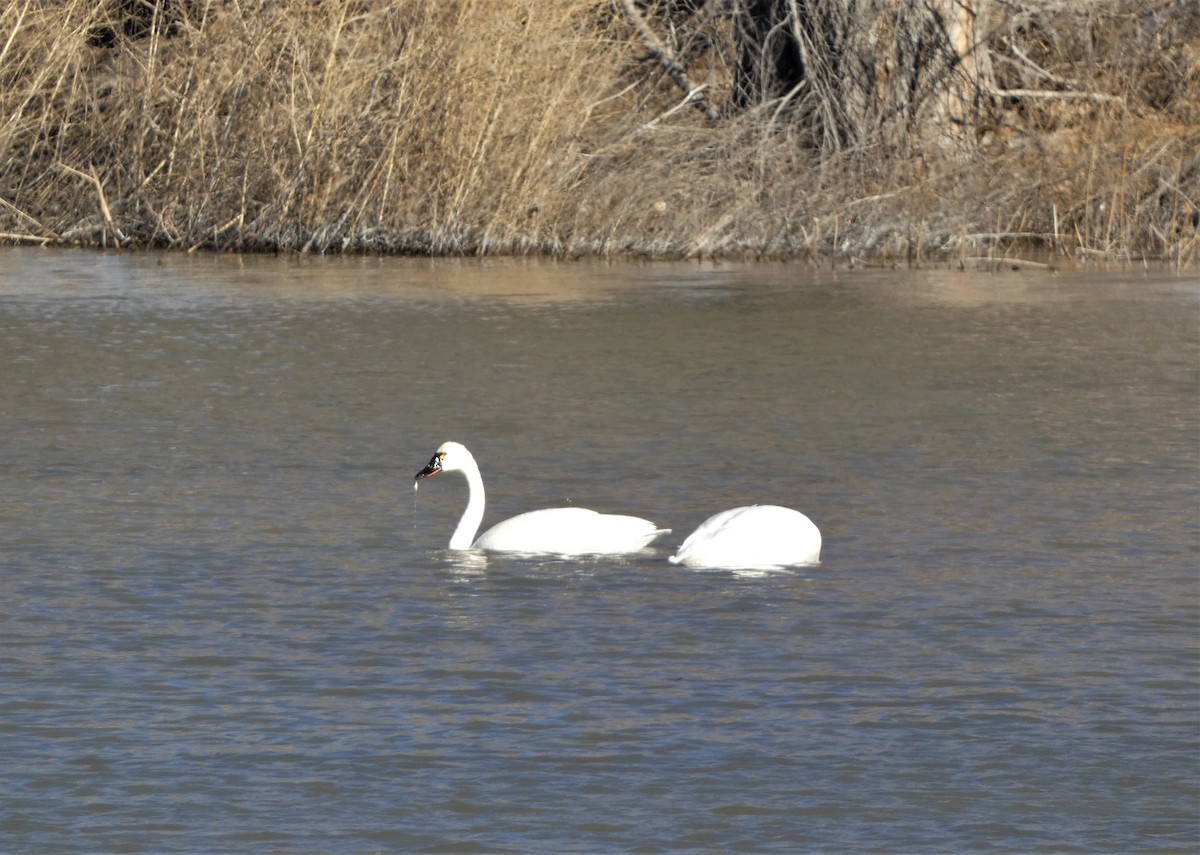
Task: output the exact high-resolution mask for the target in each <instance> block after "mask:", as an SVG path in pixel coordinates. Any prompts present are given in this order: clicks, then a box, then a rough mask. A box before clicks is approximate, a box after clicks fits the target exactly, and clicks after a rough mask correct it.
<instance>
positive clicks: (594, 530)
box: [415, 442, 670, 555]
mask: <svg viewBox="0 0 1200 855" xmlns="http://www.w3.org/2000/svg"><path fill="white" fill-rule="evenodd" d="M443 472H461V473H462V474H463V475H464V476H465V477H466V479H467V489H468V499H467V507H466V510H464V511H463V515H462V517H461V518H459V521H458V525H457V526H455V528H454V534H453V535H451V537H450V549H488V550H492V551H496V552H529V553H542V554H554V555H618V554H622V553H627V552H637V551H639V550H641V549H644V548H645V547H647V546H649V545H650V543H651V542H652V541H653V540H654V539H655V538H656V537H658V536H659V535H662V534H666V533H667V532H669V531H670V529H662V528H658V527H657V526H656V525H655V524H654V523H652V522H651V521H650V520H646V519H642V518H640V517H632V516H625V515H622V514H601V513H597V512H596V511H592V510H588V509H587V508H546V509H544V510H540V511H529V512H527V513H524V514H518V515H517V516H515V517H511V518H510V519H507V520H504V521H503V522H500V523H497V524H496V525H494V526H492V527H491V528H490V529H488V530H487V531H485V532H484V533H483V534H482V535H480V536H479V537H478V538H477V537H476V536H475V534H476V532H478V531H479V526H480V524H481V523H482V522H483V512H484V508H485V506H486V494H485V492H484V488H483V476H482V475H480V473H479V464H478V463H476V462H475V457H474V455H472V454H471V452H470V451H469V450H467V447H466V446H465V445H463V444H462V443H459V442H443V443H442V444H441V445H440V446H438V450H437V452H436V453H434V455H433V457H432V458H431V459H430V461H429V464H428V465H427V466H426V467H425V468H424V469H422V470H421V471H420V472H418V473H417V474H416V476H415V480H420V479H422V478H432V477H433V476H435V475H440V474H441V473H443Z"/></svg>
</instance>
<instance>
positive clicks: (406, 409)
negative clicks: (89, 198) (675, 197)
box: [0, 249, 1200, 853]
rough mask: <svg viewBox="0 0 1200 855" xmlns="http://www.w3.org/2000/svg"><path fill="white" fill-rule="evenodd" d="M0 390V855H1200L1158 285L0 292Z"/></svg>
mask: <svg viewBox="0 0 1200 855" xmlns="http://www.w3.org/2000/svg"><path fill="white" fill-rule="evenodd" d="M0 371H2V372H3V373H2V375H0V376H2V378H3V383H2V384H0V436H2V437H3V441H2V442H0V757H2V759H0V768H2V769H3V783H4V785H3V788H2V790H0V850H3V851H4V852H14V853H15V852H58V853H69V852H88V853H92V852H156V853H167V852H197V853H199V852H273V853H277V852H297V853H299V852H337V853H354V852H364V853H367V852H414V851H433V852H475V851H487V852H522V853H552V852H553V853H562V852H617V851H619V852H681V851H698V852H699V851H704V852H724V851H774V852H799V851H821V852H829V851H851V852H861V851H866V850H874V851H881V850H882V851H896V852H934V851H938V852H963V851H970V850H981V849H982V850H993V851H995V850H1007V851H1059V852H1087V853H1093V852H1132V851H1141V852H1146V851H1179V850H1184V851H1186V850H1194V849H1196V848H1197V847H1198V846H1200V826H1198V806H1200V801H1198V799H1200V790H1198V785H1200V744H1198V734H1200V686H1198V673H1200V671H1198V667H1197V666H1198V664H1200V657H1198V655H1197V654H1198V646H1200V645H1198V641H1200V573H1198V570H1200V551H1198V541H1200V520H1198V514H1200V489H1198V488H1200V467H1198V464H1200V460H1198V453H1200V406H1198V404H1197V400H1198V392H1200V283H1197V281H1196V280H1195V278H1194V277H1193V278H1190V279H1189V278H1187V277H1179V276H1169V275H1148V274H1146V273H1142V272H1137V273H1106V272H1071V273H1048V272H1040V271H1039V272H1033V271H1022V272H1016V271H1005V272H992V273H988V272H980V271H958V270H954V271H944V270H942V271H920V270H917V271H906V270H900V271H892V270H888V271H845V270H842V271H829V270H824V271H813V270H809V269H806V268H803V267H796V266H775V265H770V266H758V267H743V266H736V265H732V266H718V267H710V266H698V265H679V266H639V265H591V264H545V263H542V264H535V263H521V262H497V263H479V262H427V261H398V260H387V261H380V260H366V259H339V260H321V259H311V260H303V261H296V260H278V259H268V258H246V259H232V258H223V257H222V258H213V257H201V258H194V257H177V256H157V255H133V254H126V255H100V254H90V253H68V252H40V251H26V250H13V249H8V250H0ZM445 439H457V440H460V441H462V442H464V443H466V444H468V445H469V446H470V447H471V449H472V450H473V451H474V453H475V456H476V457H477V458H478V460H479V461H480V464H481V466H482V469H483V474H484V478H485V481H486V482H487V485H488V499H489V506H488V511H487V522H495V521H497V520H499V519H502V518H503V517H506V516H509V515H512V514H514V513H518V512H520V511H524V510H530V509H533V508H538V507H547V506H556V505H562V504H569V503H573V504H578V505H583V506H587V507H593V508H596V509H598V510H605V511H618V512H624V513H635V514H638V515H640V516H645V517H648V518H650V519H652V520H654V521H655V522H657V523H659V524H660V525H664V526H669V527H671V528H672V529H673V530H674V531H673V533H672V534H670V535H667V536H666V537H665V538H663V539H662V540H661V541H660V542H659V543H658V544H657V545H656V547H655V548H654V549H652V550H651V551H649V552H648V553H646V554H643V555H634V556H630V557H627V558H620V559H582V560H580V559H572V560H558V561H554V560H534V559H529V558H512V557H507V558H506V557H497V556H487V557H484V556H473V555H469V554H467V555H463V554H460V553H452V552H450V551H448V550H446V549H445V545H446V542H447V541H448V540H449V537H450V533H451V531H452V529H453V527H454V523H455V521H456V519H457V517H458V514H459V513H460V512H461V510H462V507H463V505H464V503H465V501H466V486H465V483H464V482H463V481H462V480H461V479H460V478H458V477H457V476H453V475H447V476H444V477H442V478H439V479H436V480H432V481H427V482H423V483H422V487H421V490H420V491H419V492H416V493H414V491H413V489H412V486H411V484H412V476H413V474H414V473H415V472H416V471H417V470H418V469H420V468H421V467H422V466H423V465H424V464H425V463H426V462H427V461H428V459H429V457H430V455H431V454H432V453H433V451H434V449H435V448H436V447H437V445H438V444H439V443H440V442H441V441H443V440H445ZM753 502H770V503H777V504H783V505H788V506H791V507H795V508H798V509H800V510H803V511H804V512H805V513H807V514H808V515H809V516H810V517H812V519H813V520H814V521H815V522H816V523H817V524H818V525H819V526H820V527H821V529H822V531H823V533H824V536H825V544H826V545H825V550H824V553H823V561H822V563H821V564H820V565H819V566H815V567H810V568H801V569H798V570H796V571H794V572H778V573H770V574H765V575H764V574H759V575H754V574H738V573H732V572H695V571H690V570H686V569H683V568H679V567H675V566H674V565H671V564H669V563H667V561H666V560H665V559H666V556H667V555H668V554H669V553H670V551H671V549H672V548H673V547H674V546H676V545H677V544H678V543H679V541H680V540H682V538H683V537H684V536H685V535H686V534H687V532H689V531H690V530H691V529H692V528H693V527H695V526H696V525H697V524H699V523H700V522H701V521H702V520H703V519H704V518H705V517H706V516H708V515H709V514H711V513H713V512H715V511H718V510H722V509H725V508H729V507H734V506H736V505H741V504H748V503H753Z"/></svg>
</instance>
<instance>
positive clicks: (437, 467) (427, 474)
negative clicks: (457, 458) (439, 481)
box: [413, 454, 442, 481]
mask: <svg viewBox="0 0 1200 855" xmlns="http://www.w3.org/2000/svg"><path fill="white" fill-rule="evenodd" d="M441 471H442V455H440V454H435V455H433V458H432V459H431V460H430V461H429V465H428V466H426V467H425V468H424V469H422V470H421V471H420V472H418V473H417V474H416V475H414V476H413V480H414V481H417V480H420V479H421V478H431V477H433V476H434V475H437V474H438V473H439V472H441Z"/></svg>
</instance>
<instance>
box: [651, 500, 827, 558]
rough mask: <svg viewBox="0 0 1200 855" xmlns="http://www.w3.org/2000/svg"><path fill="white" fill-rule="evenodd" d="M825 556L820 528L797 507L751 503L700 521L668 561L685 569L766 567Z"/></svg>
mask: <svg viewBox="0 0 1200 855" xmlns="http://www.w3.org/2000/svg"><path fill="white" fill-rule="evenodd" d="M820 559H821V531H820V529H818V528H817V527H816V526H815V525H814V524H813V521H812V520H810V519H809V518H808V517H806V516H805V515H804V514H802V513H800V512H799V511H793V510H792V509H791V508H781V507H779V506H778V505H748V506H746V507H742V508H731V509H730V510H728V511H722V512H721V513H719V514H715V515H713V516H711V517H709V518H708V519H707V520H705V521H704V522H703V523H701V524H700V527H699V528H697V529H696V530H695V531H694V532H692V533H691V534H690V535H688V537H687V539H686V540H684V542H683V543H681V544H680V545H679V549H678V550H676V552H675V554H674V555H672V556H671V557H670V558H668V559H667V560H668V561H670V562H671V563H672V564H682V565H683V566H685V567H694V568H709V569H718V568H724V569H736V570H767V569H772V568H776V567H789V566H792V565H795V564H816V563H818V562H819V561H820Z"/></svg>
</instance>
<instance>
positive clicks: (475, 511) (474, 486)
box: [450, 458, 484, 549]
mask: <svg viewBox="0 0 1200 855" xmlns="http://www.w3.org/2000/svg"><path fill="white" fill-rule="evenodd" d="M461 471H462V473H463V475H466V476H467V487H468V488H469V490H470V498H469V499H467V509H466V510H465V511H463V515H462V518H461V519H460V520H459V521H458V526H457V528H455V529H454V534H453V535H452V536H451V537H450V548H451V549H470V548H471V544H472V543H474V542H475V533H476V532H477V531H479V524H480V523H481V522H483V506H484V495H483V476H481V475H480V474H479V467H478V466H477V465H476V464H475V460H474V459H473V458H472V459H470V460H467V461H466V462H465V463H464V464H463V466H462V470H461Z"/></svg>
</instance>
